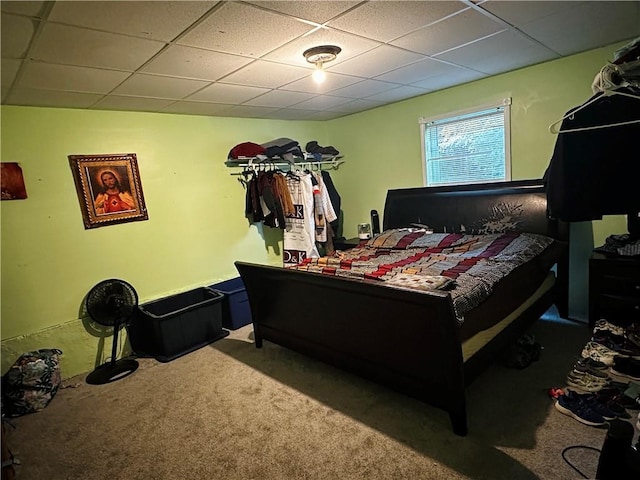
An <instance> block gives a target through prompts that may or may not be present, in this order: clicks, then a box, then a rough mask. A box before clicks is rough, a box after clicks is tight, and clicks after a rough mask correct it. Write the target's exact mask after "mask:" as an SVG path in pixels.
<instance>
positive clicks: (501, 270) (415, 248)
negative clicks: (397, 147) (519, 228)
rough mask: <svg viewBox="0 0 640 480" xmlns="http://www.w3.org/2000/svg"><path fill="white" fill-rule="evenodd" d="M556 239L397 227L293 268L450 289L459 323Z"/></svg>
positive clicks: (411, 285) (417, 288)
mask: <svg viewBox="0 0 640 480" xmlns="http://www.w3.org/2000/svg"><path fill="white" fill-rule="evenodd" d="M552 242H553V240H552V239H551V238H549V237H545V236H543V235H537V234H531V233H501V234H488V235H466V234H461V233H460V234H458V233H449V234H447V233H427V232H426V231H425V230H423V229H415V228H414V229H393V230H388V231H385V232H383V233H382V234H380V235H378V236H376V237H375V238H373V239H371V240H368V241H363V242H362V243H361V244H360V245H359V246H358V247H356V248H352V249H350V250H347V251H344V252H337V254H336V255H334V256H330V257H321V258H308V259H306V260H304V261H303V262H302V263H300V264H298V265H295V266H293V267H289V268H295V269H298V270H307V271H310V272H316V273H322V274H325V275H336V276H344V277H355V278H361V279H369V280H377V281H381V282H385V283H386V284H389V285H391V286H396V287H403V288H410V289H414V290H434V289H439V290H446V291H447V292H449V294H450V295H451V298H452V301H453V308H454V311H455V313H456V316H457V318H458V320H459V321H460V322H462V321H463V320H464V314H465V313H466V312H468V311H469V310H471V309H472V308H474V307H475V306H477V305H479V304H480V303H481V302H482V301H483V300H485V299H486V298H487V297H488V296H489V295H490V294H491V292H492V290H493V286H494V285H495V284H496V283H497V282H498V281H499V280H500V279H501V278H503V277H504V276H506V275H507V274H509V272H511V271H512V270H513V269H515V268H516V267H518V266H520V265H522V264H524V263H525V262H527V261H529V260H531V259H533V258H534V257H536V256H537V255H538V254H540V253H541V252H542V251H543V250H544V249H545V248H547V247H548V246H549V245H550V244H551V243H552Z"/></svg>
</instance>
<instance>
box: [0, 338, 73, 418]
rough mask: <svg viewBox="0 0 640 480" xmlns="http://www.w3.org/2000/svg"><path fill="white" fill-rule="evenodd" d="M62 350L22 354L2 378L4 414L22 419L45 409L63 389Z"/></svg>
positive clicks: (48, 349) (42, 350)
mask: <svg viewBox="0 0 640 480" xmlns="http://www.w3.org/2000/svg"><path fill="white" fill-rule="evenodd" d="M60 355H62V351H60V350H58V349H55V348H53V349H52V348H46V349H41V350H35V351H32V352H26V353H23V354H22V355H20V357H18V359H17V360H16V361H15V363H14V364H13V365H12V366H11V368H10V369H9V371H8V372H7V373H5V374H4V375H3V376H2V414H3V415H6V416H7V417H18V416H21V415H26V414H28V413H33V412H39V411H40V410H43V409H44V408H45V407H46V406H47V405H49V402H51V400H52V399H53V397H54V396H55V394H56V393H57V392H58V388H60V384H61V383H62V379H61V376H60Z"/></svg>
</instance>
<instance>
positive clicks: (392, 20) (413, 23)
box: [329, 1, 466, 42]
mask: <svg viewBox="0 0 640 480" xmlns="http://www.w3.org/2000/svg"><path fill="white" fill-rule="evenodd" d="M464 8H466V7H465V4H464V3H462V2H444V1H442V2H415V1H409V2H406V1H403V2H369V3H366V4H364V5H362V6H361V7H360V8H357V9H355V10H352V11H351V12H348V13H346V14H345V15H342V16H341V17H340V18H337V19H335V20H332V21H331V22H329V26H331V27H333V28H337V29H340V30H344V31H346V32H351V33H355V34H357V35H361V36H363V37H367V38H373V39H375V40H379V41H381V42H389V41H391V40H393V39H394V38H398V37H401V36H403V35H406V34H407V33H410V32H412V31H413V30H416V29H418V28H420V27H423V26H425V25H428V24H430V23H433V22H435V21H437V20H441V19H442V18H444V17H446V16H448V15H451V14H452V13H455V12H457V11H460V10H463V9H464Z"/></svg>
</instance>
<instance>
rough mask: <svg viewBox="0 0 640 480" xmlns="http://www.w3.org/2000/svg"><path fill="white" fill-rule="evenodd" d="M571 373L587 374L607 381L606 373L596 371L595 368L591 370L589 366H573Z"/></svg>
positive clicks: (577, 364)
mask: <svg viewBox="0 0 640 480" xmlns="http://www.w3.org/2000/svg"><path fill="white" fill-rule="evenodd" d="M573 371H574V372H576V373H588V374H589V375H592V376H594V377H598V378H602V379H608V378H609V375H608V374H607V372H605V371H603V370H598V369H597V368H591V367H589V366H584V365H581V364H579V363H576V364H575V365H574V366H573Z"/></svg>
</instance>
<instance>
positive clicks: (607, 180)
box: [544, 88, 640, 222]
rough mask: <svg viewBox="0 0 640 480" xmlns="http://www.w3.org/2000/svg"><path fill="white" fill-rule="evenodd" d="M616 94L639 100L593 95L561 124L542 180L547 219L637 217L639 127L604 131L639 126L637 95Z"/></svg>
mask: <svg viewBox="0 0 640 480" xmlns="http://www.w3.org/2000/svg"><path fill="white" fill-rule="evenodd" d="M619 91H622V92H624V93H630V94H633V95H638V98H630V97H628V96H625V95H617V94H612V95H607V94H605V93H603V92H598V93H597V94H595V95H594V96H593V97H591V98H590V99H589V100H588V101H587V102H585V104H583V105H586V106H585V107H584V108H580V107H581V106H578V107H576V108H574V109H572V110H570V111H569V112H568V115H569V114H570V113H571V112H575V113H573V115H569V116H567V117H566V118H565V119H564V120H563V122H562V126H561V129H560V133H559V134H558V138H557V140H556V144H555V148H554V151H553V155H552V157H551V161H550V163H549V166H548V168H547V171H546V172H545V176H544V179H545V183H546V188H547V205H548V209H549V214H550V216H551V217H552V218H556V219H559V220H564V221H568V222H579V221H589V220H596V219H601V218H602V216H603V215H621V214H627V213H629V212H637V211H640V149H639V145H640V123H638V122H636V123H633V124H629V125H619V126H607V125H613V124H618V123H624V122H629V121H633V120H638V121H640V91H638V90H637V89H632V88H621V89H619ZM596 97H601V98H597V99H596ZM589 102H591V103H589ZM587 103H589V104H588V105H587ZM594 126H598V127H599V128H595V129H589V130H582V131H570V130H574V129H579V128H586V127H594Z"/></svg>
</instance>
